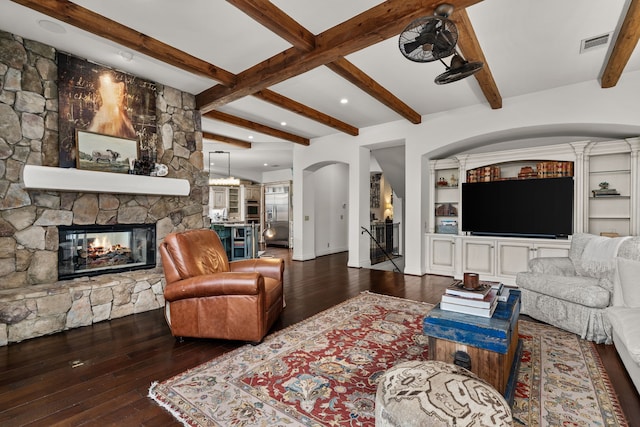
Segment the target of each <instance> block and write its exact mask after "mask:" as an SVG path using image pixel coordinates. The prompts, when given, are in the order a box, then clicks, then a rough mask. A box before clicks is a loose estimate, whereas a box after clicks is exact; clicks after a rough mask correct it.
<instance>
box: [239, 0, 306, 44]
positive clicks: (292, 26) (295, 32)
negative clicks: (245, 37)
mask: <svg viewBox="0 0 640 427" xmlns="http://www.w3.org/2000/svg"><path fill="white" fill-rule="evenodd" d="M227 2H228V3H231V4H232V5H234V6H235V7H236V8H238V9H240V10H241V11H242V12H243V13H244V14H245V15H248V16H250V17H251V18H252V19H253V20H254V21H256V22H258V23H259V24H261V25H262V26H264V27H266V28H268V29H269V30H271V32H273V33H275V34H277V35H278V36H280V37H282V38H283V39H285V40H286V41H288V42H289V43H291V44H292V45H293V46H295V47H297V48H298V49H302V50H307V51H308V50H312V49H313V48H315V47H316V36H315V35H314V34H313V33H312V32H311V31H309V30H307V29H306V28H304V27H303V26H302V25H300V24H299V23H298V22H297V21H296V20H294V19H293V18H292V17H290V16H289V15H287V14H286V13H284V12H283V11H282V10H281V9H280V8H278V7H276V6H275V5H274V4H273V3H271V2H270V1H268V0H227Z"/></svg>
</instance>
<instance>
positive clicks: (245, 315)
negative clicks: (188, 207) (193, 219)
mask: <svg viewBox="0 0 640 427" xmlns="http://www.w3.org/2000/svg"><path fill="white" fill-rule="evenodd" d="M160 256H161V257H162V267H163V268H164V275H165V278H166V282H167V284H166V287H165V290H164V298H165V300H166V307H165V317H166V319H167V323H168V324H169V327H170V328H171V334H173V336H175V337H198V338H221V339H229V340H243V341H251V342H260V341H262V339H263V338H264V336H265V335H266V334H267V332H268V331H269V329H270V328H271V326H272V325H273V323H274V322H275V321H276V319H277V318H278V316H279V315H280V313H281V312H282V308H283V300H284V295H283V285H282V275H283V272H284V260H282V259H279V258H255V259H244V260H238V261H232V262H229V260H228V258H227V254H226V252H225V250H224V247H223V246H222V243H221V242H220V238H219V237H218V235H217V234H216V232H215V231H213V230H209V229H199V230H188V231H184V232H180V233H171V234H169V235H167V236H166V237H165V239H164V242H162V244H161V245H160Z"/></svg>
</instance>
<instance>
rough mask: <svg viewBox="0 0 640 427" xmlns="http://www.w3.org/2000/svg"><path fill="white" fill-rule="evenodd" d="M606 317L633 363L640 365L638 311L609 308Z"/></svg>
mask: <svg viewBox="0 0 640 427" xmlns="http://www.w3.org/2000/svg"><path fill="white" fill-rule="evenodd" d="M606 313H607V317H608V318H609V322H611V326H612V327H613V330H614V331H615V332H616V333H617V334H618V336H619V337H620V339H621V340H622V342H623V343H624V345H625V347H627V351H628V352H629V355H630V356H631V359H633V361H634V362H636V363H638V364H640V309H638V308H631V307H609V308H607V310H606Z"/></svg>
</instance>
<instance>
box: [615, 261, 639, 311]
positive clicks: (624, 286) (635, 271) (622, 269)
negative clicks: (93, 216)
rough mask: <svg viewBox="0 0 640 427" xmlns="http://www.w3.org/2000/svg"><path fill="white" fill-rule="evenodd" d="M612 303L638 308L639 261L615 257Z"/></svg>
mask: <svg viewBox="0 0 640 427" xmlns="http://www.w3.org/2000/svg"><path fill="white" fill-rule="evenodd" d="M616 262H617V267H618V268H617V271H616V275H615V276H614V283H613V305H615V306H625V307H636V308H640V262H639V261H634V260H630V259H625V258H616Z"/></svg>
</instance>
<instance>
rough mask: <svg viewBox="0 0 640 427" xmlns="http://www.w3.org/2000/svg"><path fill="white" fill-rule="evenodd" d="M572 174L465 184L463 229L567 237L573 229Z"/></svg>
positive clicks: (463, 190) (522, 235)
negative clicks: (560, 176) (557, 176)
mask: <svg viewBox="0 0 640 427" xmlns="http://www.w3.org/2000/svg"><path fill="white" fill-rule="evenodd" d="M573 187H574V186H573V177H562V178H539V179H518V180H505V181H491V182H474V183H463V184H462V231H465V232H468V233H470V234H473V235H497V236H520V237H543V238H565V237H567V236H568V235H570V234H572V233H573Z"/></svg>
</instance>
